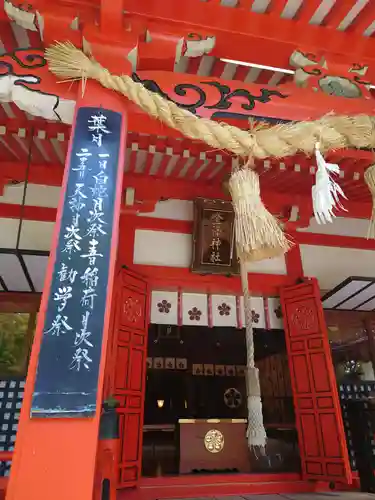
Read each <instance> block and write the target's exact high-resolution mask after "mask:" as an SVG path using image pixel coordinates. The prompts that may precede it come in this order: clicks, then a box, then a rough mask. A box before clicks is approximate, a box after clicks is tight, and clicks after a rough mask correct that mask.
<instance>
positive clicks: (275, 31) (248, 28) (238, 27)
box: [125, 0, 375, 80]
mask: <svg viewBox="0 0 375 500" xmlns="http://www.w3.org/2000/svg"><path fill="white" fill-rule="evenodd" d="M125 8H126V10H127V11H128V12H131V13H132V14H133V15H134V16H135V17H138V18H139V17H141V18H143V19H147V20H151V19H152V20H157V21H158V22H164V23H171V24H173V25H174V26H181V27H183V26H190V27H191V29H194V31H195V32H199V30H204V31H205V32H207V31H210V32H211V33H212V35H214V36H216V46H215V49H214V51H213V52H212V55H215V56H217V57H221V58H226V59H233V60H240V61H246V62H250V63H251V62H252V63H257V64H263V65H268V66H274V67H281V68H283V67H288V65H289V57H290V55H291V53H292V52H293V51H294V50H295V49H296V47H301V48H303V49H304V50H306V51H309V52H312V53H315V54H321V53H324V54H325V55H326V56H327V57H329V55H331V57H332V56H333V58H335V57H336V56H337V55H338V56H340V57H341V58H343V59H344V60H350V61H353V62H362V63H366V62H368V63H370V64H371V63H372V65H373V67H372V68H371V67H370V68H369V72H368V74H367V75H366V76H367V77H368V78H369V79H370V80H375V65H374V64H373V63H374V57H375V56H374V55H375V40H374V39H372V38H370V37H363V36H360V35H358V34H355V33H347V32H342V31H338V30H335V29H332V28H328V27H324V26H314V25H309V24H306V23H301V22H299V21H295V20H289V19H281V18H275V17H273V16H268V15H264V14H257V13H254V12H246V11H244V10H242V9H236V8H228V7H224V6H221V5H215V4H213V3H212V2H200V1H198V0H193V1H189V2H184V3H181V2H175V1H168V2H155V1H154V0H143V1H142V2H139V0H126V7H125Z"/></svg>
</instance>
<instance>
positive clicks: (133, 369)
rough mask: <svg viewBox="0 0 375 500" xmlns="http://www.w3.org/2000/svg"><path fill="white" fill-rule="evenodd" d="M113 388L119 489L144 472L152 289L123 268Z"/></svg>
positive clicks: (117, 295)
mask: <svg viewBox="0 0 375 500" xmlns="http://www.w3.org/2000/svg"><path fill="white" fill-rule="evenodd" d="M115 288H116V293H115V300H116V304H115V313H114V314H115V317H114V321H113V328H114V331H113V345H112V355H111V363H113V365H114V366H113V370H112V374H113V375H112V376H113V379H112V381H111V387H112V391H113V394H114V396H115V398H116V399H117V400H118V401H119V403H120V406H119V408H118V413H119V420H120V458H119V460H120V462H119V483H118V487H119V488H128V487H129V488H130V487H132V486H136V484H137V481H138V479H139V477H140V474H141V470H142V435H143V407H144V397H145V383H146V377H145V374H146V356H147V334H148V290H147V283H146V281H145V280H144V279H143V278H142V277H141V276H139V275H137V274H135V273H133V272H131V271H129V270H127V269H122V270H121V271H120V273H119V275H118V276H117V277H116V283H115Z"/></svg>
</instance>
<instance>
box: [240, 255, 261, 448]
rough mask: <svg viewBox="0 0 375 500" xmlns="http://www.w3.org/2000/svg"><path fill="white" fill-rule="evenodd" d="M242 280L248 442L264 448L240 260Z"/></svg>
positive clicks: (243, 266)
mask: <svg viewBox="0 0 375 500" xmlns="http://www.w3.org/2000/svg"><path fill="white" fill-rule="evenodd" d="M240 268H241V281H242V290H243V296H244V309H245V326H246V355H247V359H246V368H247V370H246V388H247V412H248V416H247V433H246V437H247V442H248V446H249V448H250V449H252V448H253V447H256V446H257V447H260V448H262V449H263V450H264V448H265V446H266V443H267V434H266V431H265V428H264V425H263V412H262V400H261V395H260V383H259V370H258V368H256V366H255V362H254V336H253V324H252V323H253V321H252V313H251V299H250V293H249V284H248V276H247V269H246V264H245V262H244V261H243V260H242V259H241V260H240Z"/></svg>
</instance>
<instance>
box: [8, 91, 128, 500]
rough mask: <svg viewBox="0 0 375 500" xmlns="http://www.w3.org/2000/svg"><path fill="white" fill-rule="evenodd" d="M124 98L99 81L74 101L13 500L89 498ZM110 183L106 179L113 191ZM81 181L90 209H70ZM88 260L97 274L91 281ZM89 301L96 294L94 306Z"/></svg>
mask: <svg viewBox="0 0 375 500" xmlns="http://www.w3.org/2000/svg"><path fill="white" fill-rule="evenodd" d="M125 103H126V101H125V99H122V98H121V97H119V96H117V95H116V94H115V93H113V92H110V91H107V90H104V89H103V88H102V87H101V86H99V85H98V84H96V83H95V82H88V83H87V86H86V90H85V95H84V97H83V98H82V97H81V95H80V96H79V99H78V101H77V110H76V118H75V122H74V124H73V127H72V134H71V139H70V145H69V151H68V155H67V161H66V168H65V174H64V180H63V187H62V191H61V195H60V203H59V208H58V212H57V221H56V225H55V232H54V237H53V241H52V245H51V253H50V258H49V265H48V269H47V273H46V280H45V286H44V292H43V296H42V302H41V309H40V314H39V317H38V324H37V329H36V334H35V339H34V344H33V349H32V355H31V359H30V365H29V371H28V377H27V382H26V388H25V396H24V400H23V407H22V411H21V417H20V422H19V428H18V435H17V441H16V447H15V452H14V458H13V463H12V468H11V476H10V480H9V485H8V490H7V495H6V499H7V500H51V499H53V500H92V495H93V481H94V472H95V460H96V452H97V445H98V428H99V415H100V408H101V403H102V388H103V379H104V365H105V363H104V360H105V358H106V347H107V339H108V327H109V318H110V304H111V295H112V285H113V279H114V266H115V260H116V253H117V242H118V228H119V214H120V204H121V195H122V179H123V166H124V153H125V139H126V112H125V111H126V110H125ZM88 107H91V108H96V109H91V110H89V109H87V108H88ZM98 108H100V109H98ZM113 111H115V112H117V113H113ZM100 115H101V116H104V118H100V119H99V118H98V116H100ZM88 116H89V117H91V118H90V119H89V120H88V119H87V117H88ZM94 116H95V119H94V118H93V117H94ZM88 121H90V123H88ZM99 124H100V126H99ZM82 127H83V128H82ZM106 127H107V128H106ZM82 130H83V132H82ZM90 134H91V135H90ZM83 136H85V137H86V144H84V141H83V142H82V140H81V139H82V137H83ZM89 137H91V142H90V139H89ZM111 141H112V142H111ZM82 144H83V145H82ZM99 146H100V147H99ZM77 148H79V149H77ZM95 148H97V149H95ZM106 148H107V149H106ZM108 148H109V149H108ZM108 151H109V152H110V153H108ZM90 155H91V156H90ZM82 158H84V160H81V159H82ZM107 161H108V164H107V163H106V162H107ZM111 162H112V163H111ZM94 177H95V181H94ZM104 179H107V180H108V179H109V180H108V182H109V184H108V185H109V186H110V187H109V188H108V189H109V191H108V192H104V191H103V186H104V184H106V182H107V180H106V181H105V182H104ZM77 186H78V189H79V190H80V193H82V196H81V198H80V200H78V206H81V207H82V204H83V205H85V204H86V205H87V206H85V208H82V210H83V211H82V212H79V210H78V211H77V210H76V211H75V212H74V210H73V208H74V207H75V209H77V197H75V196H74V190H75V191H77ZM72 189H73V191H72ZM100 189H101V192H99V190H100ZM108 193H110V195H108V196H107V194H108ZM100 200H101V201H100ZM85 210H86V212H85ZM100 211H102V214H101V215H100V213H99V212H100ZM78 212H79V213H78ZM69 214H70V215H69ZM82 214H83V215H82ZM106 215H107V219H106ZM67 217H68V218H69V217H70V219H69V224H68V222H67V221H68V219H67ZM93 221H94V222H95V221H96V225H94V224H93ZM77 228H78V229H77ZM79 231H80V232H79ZM64 259H65V260H64ZM83 261H84V262H85V264H82V262H83ZM62 266H66V267H65V268H64V270H65V271H67V272H66V273H65V275H64V276H63V272H62V271H63V269H62ZM83 266H85V272H87V269H90V270H91V273H92V274H91V282H89V281H88V280H87V279H86V278H87V276H88V275H85V276H86V278H85V276H84V273H83V272H82V270H83V269H84V267H83ZM69 267H70V269H69ZM94 269H97V271H95V272H94ZM68 271H69V272H68ZM75 271H76V273H75ZM95 273H96V274H95ZM96 278H97V279H96ZM57 287H59V288H57ZM89 287H91V294H89V293H88V292H87V289H88V288H89ZM95 295H96V296H95ZM92 298H94V299H95V300H96V299H97V301H96V302H95V305H94V307H92V305H93V303H92V302H90V301H91V300H92ZM90 315H91V316H90ZM88 318H89V319H88ZM91 319H94V320H95V321H91ZM90 321H91V323H90ZM58 323H59V330H58V329H57V324H58ZM52 417H54V418H52Z"/></svg>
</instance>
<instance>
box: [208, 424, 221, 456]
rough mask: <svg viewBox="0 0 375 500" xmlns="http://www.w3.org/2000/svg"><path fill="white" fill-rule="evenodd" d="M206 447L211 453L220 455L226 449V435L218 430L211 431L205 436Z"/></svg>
mask: <svg viewBox="0 0 375 500" xmlns="http://www.w3.org/2000/svg"><path fill="white" fill-rule="evenodd" d="M204 447H205V448H206V450H207V451H209V452H210V453H220V452H221V451H223V448H224V435H223V433H222V432H220V431H219V430H217V429H211V430H209V431H208V432H207V433H206V435H205V436H204Z"/></svg>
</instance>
